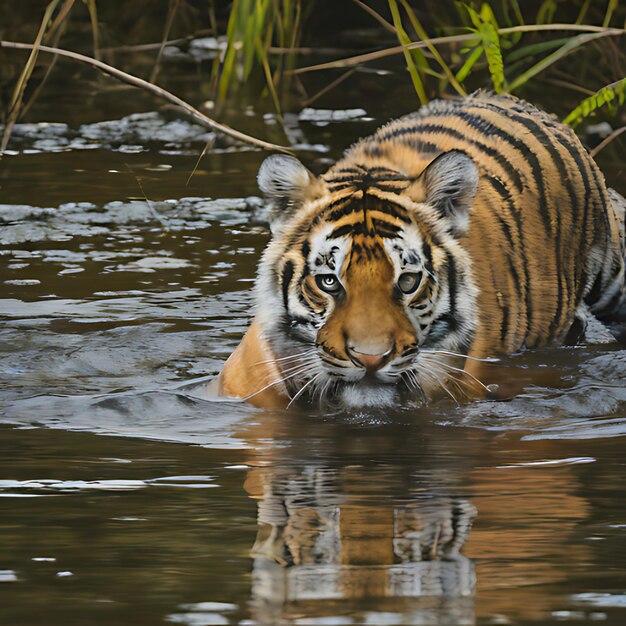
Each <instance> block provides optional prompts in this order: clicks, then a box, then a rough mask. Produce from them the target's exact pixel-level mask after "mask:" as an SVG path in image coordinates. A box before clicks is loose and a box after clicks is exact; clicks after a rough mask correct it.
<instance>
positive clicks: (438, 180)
mask: <svg viewBox="0 0 626 626" xmlns="http://www.w3.org/2000/svg"><path fill="white" fill-rule="evenodd" d="M257 181H258V185H259V187H260V189H261V191H262V192H263V193H264V195H265V197H266V198H267V200H268V202H269V208H268V216H269V222H270V230H271V233H272V238H271V241H270V243H269V244H268V246H267V248H266V250H265V252H264V253H263V255H262V258H261V261H260V263H259V269H258V276H257V280H256V284H255V289H256V292H255V298H256V311H255V315H254V319H253V321H252V323H251V325H250V327H249V328H248V330H247V332H246V334H245V336H244V338H243V340H242V341H241V343H240V344H239V346H238V347H237V348H236V349H235V351H234V352H233V353H232V354H231V356H230V357H229V358H228V360H227V362H226V363H225V365H224V367H223V369H222V371H221V373H220V374H219V376H218V378H217V379H216V385H217V390H218V394H219V395H221V396H227V397H232V398H239V399H243V400H246V401H248V402H249V403H251V404H253V405H255V406H259V407H274V408H285V407H289V406H291V405H292V404H293V403H297V404H300V403H305V404H306V403H314V402H318V403H319V404H320V406H329V407H333V408H337V409H358V408H362V407H389V406H393V405H403V403H405V402H406V403H409V404H410V403H417V404H421V403H424V402H430V401H433V400H434V399H436V398H438V397H441V396H445V394H446V393H447V394H448V395H450V396H451V397H452V398H453V399H455V400H458V398H459V397H461V398H463V399H467V398H477V397H484V396H486V395H489V393H490V391H493V389H494V387H496V386H497V385H496V383H492V382H490V380H489V376H490V375H491V374H490V372H493V371H494V369H495V370H496V371H497V366H496V367H495V368H494V366H493V361H495V360H497V359H499V358H501V357H502V356H504V355H510V354H514V353H518V352H521V351H524V350H529V349H537V348H541V347H545V346H558V345H562V344H567V343H573V342H576V341H577V340H578V339H579V338H580V337H581V336H583V335H584V327H585V323H586V320H587V319H588V318H589V316H594V317H596V318H598V319H600V320H603V321H610V320H612V319H615V318H616V317H618V316H623V315H624V310H625V304H626V296H625V292H626V289H625V279H624V266H625V256H626V255H625V237H624V207H625V206H626V201H625V200H624V198H623V197H622V196H620V195H619V194H618V193H617V192H615V191H613V190H612V189H609V188H607V186H606V184H605V181H604V177H603V175H602V174H601V172H600V170H599V169H598V167H597V165H596V164H595V162H594V161H593V159H592V158H591V157H590V155H589V154H588V152H587V151H586V150H585V148H584V147H583V145H582V143H581V142H580V140H579V139H578V138H577V136H576V134H575V133H574V131H573V130H572V129H571V128H569V127H567V126H565V125H564V124H562V123H561V122H559V121H558V120H557V119H556V118H554V117H552V116H551V115H549V114H548V113H546V112H544V111H542V110H540V109H539V108H537V107H535V106H534V105H531V104H529V103H528V102H525V101H523V100H521V99H518V98H516V97H514V96H510V95H497V94H494V93H491V92H485V91H479V92H475V93H473V94H471V95H470V96H466V97H464V98H457V99H445V100H434V101H432V102H431V103H429V104H427V105H425V106H423V107H422V108H420V109H419V110H418V111H417V112H415V113H412V114H409V115H407V116H405V117H401V118H399V119H397V120H394V121H391V122H389V123H387V124H386V125H384V126H382V127H381V128H379V129H378V130H377V131H376V132H375V133H374V134H373V135H371V136H369V137H367V138H364V139H361V140H360V141H358V142H357V143H355V144H354V145H353V146H352V147H350V148H349V149H348V150H347V151H346V152H345V153H344V155H343V158H341V159H340V160H339V161H338V162H336V163H335V164H334V165H333V166H331V167H330V169H329V170H328V171H327V172H326V173H325V174H323V175H322V176H320V177H317V176H315V175H314V174H313V173H312V172H311V171H310V170H309V169H307V168H306V167H305V166H304V165H303V164H302V163H301V162H300V161H299V160H297V159H296V158H295V157H293V156H289V155H286V154H272V155H270V156H268V157H267V158H266V159H265V160H264V161H263V163H262V165H261V167H260V169H259V172H258V177H257ZM494 380H497V376H495V378H494Z"/></svg>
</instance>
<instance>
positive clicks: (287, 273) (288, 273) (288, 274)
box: [281, 261, 293, 313]
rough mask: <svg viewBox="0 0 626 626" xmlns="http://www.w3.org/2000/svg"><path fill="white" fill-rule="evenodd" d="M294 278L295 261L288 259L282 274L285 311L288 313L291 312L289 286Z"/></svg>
mask: <svg viewBox="0 0 626 626" xmlns="http://www.w3.org/2000/svg"><path fill="white" fill-rule="evenodd" d="M292 278H293V262H292V261H287V262H286V263H285V267H284V268H283V273H282V276H281V279H282V288H283V304H284V306H285V311H286V312H287V313H289V286H290V283H291V279H292Z"/></svg>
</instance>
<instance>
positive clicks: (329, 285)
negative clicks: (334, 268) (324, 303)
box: [315, 274, 341, 294]
mask: <svg viewBox="0 0 626 626" xmlns="http://www.w3.org/2000/svg"><path fill="white" fill-rule="evenodd" d="M315 283H316V284H317V286H318V287H319V288H320V289H321V290H322V291H325V292H326V293H330V294H335V293H337V292H338V291H339V290H340V289H341V283H340V282H339V279H338V278H337V277H336V276H335V275H334V274H318V275H317V276H316V277H315Z"/></svg>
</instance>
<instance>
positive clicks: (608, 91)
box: [563, 78, 626, 127]
mask: <svg viewBox="0 0 626 626" xmlns="http://www.w3.org/2000/svg"><path fill="white" fill-rule="evenodd" d="M625 97H626V78H622V79H621V80H618V81H615V82H614V83H611V84H610V85H605V86H604V87H602V89H599V90H598V91H596V93H594V94H593V95H592V96H589V97H588V98H585V99H584V100H583V101H582V102H581V103H580V104H579V105H578V106H577V107H576V108H575V109H574V110H573V111H571V112H570V113H569V114H568V115H567V116H566V117H565V119H564V120H563V122H564V123H565V124H567V125H569V126H574V127H575V126H578V124H580V123H581V122H582V121H583V120H585V119H586V118H587V117H589V116H590V115H591V114H592V113H593V112H594V111H597V110H598V109H601V108H602V107H605V106H611V105H614V104H618V105H620V106H621V105H623V104H624V98H625ZM616 101H617V102H616Z"/></svg>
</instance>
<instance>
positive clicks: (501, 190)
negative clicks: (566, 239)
mask: <svg viewBox="0 0 626 626" xmlns="http://www.w3.org/2000/svg"><path fill="white" fill-rule="evenodd" d="M484 178H485V180H486V181H487V182H488V183H489V184H490V185H491V186H492V187H493V189H494V191H495V192H496V193H497V194H498V195H499V196H500V198H501V199H502V201H503V202H505V203H506V205H507V208H508V211H509V213H510V215H511V216H512V217H513V220H514V222H515V226H516V230H517V237H518V239H519V246H520V256H521V261H522V268H523V270H524V294H523V298H524V303H525V305H526V320H527V324H526V332H525V334H524V341H525V340H526V336H527V335H528V331H529V329H530V327H531V325H532V313H533V307H532V301H531V291H530V272H529V270H528V262H527V260H526V255H525V246H524V234H523V229H522V220H521V215H520V211H519V210H518V209H517V207H516V206H515V202H514V200H513V198H512V196H511V193H510V192H509V190H508V189H507V188H506V187H505V185H504V184H503V183H502V182H501V181H499V180H498V179H497V178H494V177H492V176H485V177H484ZM509 232H510V231H509ZM516 275H517V274H516ZM518 280H519V276H518ZM520 297H522V296H521V295H520Z"/></svg>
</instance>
